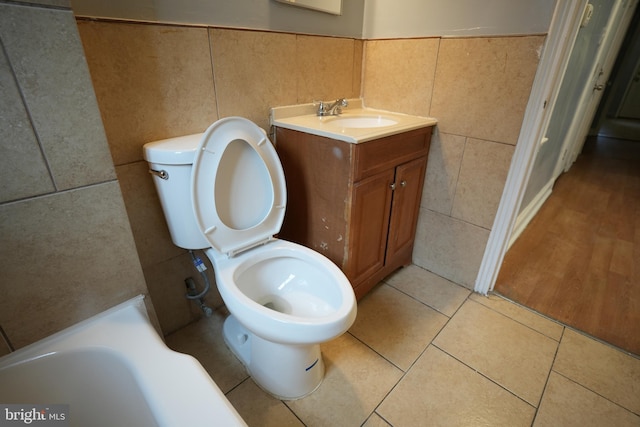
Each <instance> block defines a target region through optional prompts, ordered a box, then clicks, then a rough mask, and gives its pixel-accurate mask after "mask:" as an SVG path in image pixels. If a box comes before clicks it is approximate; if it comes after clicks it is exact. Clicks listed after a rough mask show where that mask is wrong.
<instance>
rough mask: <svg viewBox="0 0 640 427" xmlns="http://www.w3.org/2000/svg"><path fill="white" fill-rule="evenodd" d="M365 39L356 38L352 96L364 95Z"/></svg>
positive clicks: (359, 96)
mask: <svg viewBox="0 0 640 427" xmlns="http://www.w3.org/2000/svg"><path fill="white" fill-rule="evenodd" d="M363 59H364V40H354V44H353V83H352V88H353V90H352V92H351V97H353V98H361V97H362V71H363V70H364V63H363Z"/></svg>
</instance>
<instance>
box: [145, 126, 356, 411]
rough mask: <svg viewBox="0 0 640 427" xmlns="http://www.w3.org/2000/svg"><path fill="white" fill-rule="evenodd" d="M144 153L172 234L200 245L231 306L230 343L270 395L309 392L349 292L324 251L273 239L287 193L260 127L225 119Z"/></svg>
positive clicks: (346, 320)
mask: <svg viewBox="0 0 640 427" xmlns="http://www.w3.org/2000/svg"><path fill="white" fill-rule="evenodd" d="M144 157H145V160H147V162H149V165H150V172H151V173H152V174H153V175H154V182H155V185H156V189H157V191H158V194H159V197H160V201H161V203H162V208H163V210H164V214H165V217H166V220H167V224H168V226H169V231H170V233H171V238H172V239H173V242H174V243H175V244H176V245H177V246H180V247H182V248H186V249H205V248H207V249H206V250H205V252H206V254H207V256H208V257H209V259H210V260H211V262H212V264H213V267H214V270H215V277H216V283H217V287H218V290H219V291H220V294H221V296H222V299H223V300H224V302H225V304H226V306H227V309H228V310H229V312H230V313H231V315H230V316H229V317H227V319H226V320H225V322H224V328H223V329H224V339H225V342H226V343H227V345H228V346H229V348H230V349H231V350H232V351H233V352H234V354H235V355H236V356H237V357H238V359H240V361H242V363H243V364H244V365H245V367H246V368H247V370H248V372H249V374H250V375H251V376H252V377H253V379H254V380H255V382H256V383H257V384H258V385H260V386H261V387H262V388H263V389H264V390H266V391H267V392H269V393H271V394H272V395H274V396H276V397H278V398H280V399H297V398H300V397H303V396H305V395H307V394H309V393H311V392H312V391H314V390H315V389H316V388H317V387H318V386H319V385H320V383H321V382H322V378H323V377H324V364H323V362H322V357H321V355H320V343H322V342H325V341H328V340H331V339H333V338H336V337H338V336H340V335H341V334H343V333H344V332H345V331H346V330H347V329H348V328H349V327H350V326H351V325H352V324H353V322H354V320H355V317H356V299H355V296H354V293H353V290H352V288H351V284H350V283H349V281H348V279H347V278H346V276H345V275H344V274H343V273H342V271H341V270H340V269H339V268H338V267H337V266H336V265H335V264H333V263H332V262H331V261H330V260H329V259H327V258H326V257H324V256H323V255H321V254H319V253H317V252H315V251H313V250H311V249H308V248H306V247H304V246H301V245H298V244H296V243H292V242H287V241H284V240H281V239H277V238H275V237H274V235H275V234H276V233H278V231H280V227H281V225H282V221H283V219H284V213H285V207H286V198H287V193H286V186H285V181H284V173H283V171H282V165H281V164H280V160H279V158H278V155H277V153H276V150H275V148H274V147H273V145H272V144H271V142H270V141H269V139H268V138H267V136H266V134H265V132H264V131H263V130H262V129H260V128H259V127H258V126H256V125H255V124H254V123H252V122H251V121H249V120H247V119H243V118H240V117H229V118H225V119H222V120H219V121H217V122H216V123H214V124H213V125H211V126H210V127H209V129H207V130H206V132H205V133H204V134H196V135H189V136H184V137H178V138H171V139H165V140H162V141H156V142H151V143H148V144H145V146H144Z"/></svg>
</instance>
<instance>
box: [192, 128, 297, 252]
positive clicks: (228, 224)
mask: <svg viewBox="0 0 640 427" xmlns="http://www.w3.org/2000/svg"><path fill="white" fill-rule="evenodd" d="M191 196H192V197H191V200H192V205H193V212H194V213H195V217H196V222H197V225H198V227H199V229H200V231H201V232H202V233H203V234H204V236H205V237H206V239H207V240H208V241H209V243H210V244H211V247H212V248H214V249H216V250H217V251H219V252H221V253H226V254H228V255H229V256H233V255H235V254H236V253H238V252H241V251H244V250H246V249H249V248H252V247H254V246H256V245H259V244H261V243H265V242H268V241H269V240H272V238H273V235H274V234H276V233H277V232H278V231H280V227H281V226H282V221H283V220H284V213H285V207H286V197H287V190H286V184H285V180H284V172H283V170H282V165H281V163H280V159H279V158H278V155H277V153H276V150H275V148H274V147H273V145H272V144H271V142H270V141H269V139H268V138H267V135H266V134H265V132H264V130H262V129H260V128H259V127H258V126H257V125H255V124H254V123H253V122H251V121H249V120H247V119H244V118H241V117H228V118H225V119H221V120H219V121H217V122H216V123H214V124H213V125H211V126H210V127H209V129H207V130H206V132H205V133H204V135H203V136H202V140H201V142H200V146H199V147H198V149H197V151H196V155H195V158H194V161H193V170H192V173H191Z"/></svg>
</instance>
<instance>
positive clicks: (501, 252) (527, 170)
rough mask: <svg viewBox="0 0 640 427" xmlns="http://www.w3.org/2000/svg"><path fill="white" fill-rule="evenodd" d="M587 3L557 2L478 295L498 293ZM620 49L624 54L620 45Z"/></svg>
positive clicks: (485, 257) (481, 272)
mask: <svg viewBox="0 0 640 427" xmlns="http://www.w3.org/2000/svg"><path fill="white" fill-rule="evenodd" d="M628 1H629V3H627V0H624V1H623V2H622V3H624V4H626V5H631V4H633V5H634V6H635V5H636V4H637V2H638V0H628ZM587 3H588V0H579V1H572V0H558V2H557V3H556V8H555V10H554V13H553V18H552V20H551V25H550V27H549V33H548V35H547V41H546V44H545V48H544V51H543V53H542V57H541V58H540V63H539V66H538V71H537V72H536V76H535V79H534V82H533V86H532V90H531V95H530V97H529V101H528V103H527V108H526V110H525V115H524V119H523V123H522V127H521V129H520V135H519V138H518V142H517V144H516V149H515V152H514V155H513V159H512V161H511V166H510V168H509V173H508V175H507V180H506V183H505V188H504V191H503V193H502V197H501V199H500V205H499V206H498V211H497V213H496V217H495V219H494V222H493V227H492V228H491V233H490V234H489V239H488V241H487V246H486V248H485V252H484V255H483V258H482V263H481V264H480V269H479V271H478V276H477V277H476V282H475V286H474V291H476V292H478V293H480V294H483V295H486V294H487V293H488V292H489V291H491V290H492V289H493V287H494V285H495V283H496V280H497V277H498V273H499V272H500V266H501V265H502V262H503V260H504V256H505V254H506V252H507V250H508V248H509V243H510V242H509V239H510V237H511V234H512V232H513V229H514V227H515V224H516V221H517V218H518V212H519V211H520V205H521V204H522V198H523V197H524V193H525V190H526V188H527V183H528V181H529V177H530V175H531V170H532V168H533V165H534V163H535V158H536V153H537V147H538V144H539V143H540V141H542V139H543V138H544V136H545V134H546V131H547V127H548V125H549V121H550V119H551V115H552V114H553V105H555V102H556V99H557V96H558V92H559V90H560V86H561V84H562V78H563V76H564V73H565V71H566V68H567V64H568V62H569V57H570V55H571V50H572V48H573V45H574V42H575V40H576V36H577V34H578V30H579V29H580V24H581V22H582V17H583V14H584V10H585V7H586V5H587ZM630 19H631V18H630V17H629V19H627V20H626V26H625V31H626V27H628V25H629V22H630ZM621 27H622V26H621ZM617 33H618V34H616V36H617V37H618V36H620V34H619V33H622V36H620V43H621V41H622V38H623V37H624V31H620V28H618V29H617ZM617 47H618V50H619V48H620V46H619V45H618V46H617ZM616 54H617V50H616ZM588 122H590V120H589V121H588ZM585 136H586V135H585Z"/></svg>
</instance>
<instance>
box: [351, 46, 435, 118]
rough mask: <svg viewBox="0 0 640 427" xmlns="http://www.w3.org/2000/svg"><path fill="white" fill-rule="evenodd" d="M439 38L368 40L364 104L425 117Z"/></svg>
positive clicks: (427, 111)
mask: <svg viewBox="0 0 640 427" xmlns="http://www.w3.org/2000/svg"><path fill="white" fill-rule="evenodd" d="M439 43H440V39H438V38H430V39H406V40H368V41H367V42H366V43H365V55H364V57H365V60H364V70H365V72H364V84H363V89H364V90H363V93H364V98H365V101H366V105H367V106H368V107H374V108H382V109H385V110H391V111H397V112H401V113H407V114H415V115H418V116H428V115H429V109H430V104H431V92H432V90H433V82H434V74H435V69H436V61H437V59H438V45H439Z"/></svg>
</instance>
